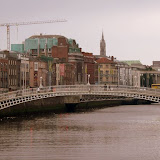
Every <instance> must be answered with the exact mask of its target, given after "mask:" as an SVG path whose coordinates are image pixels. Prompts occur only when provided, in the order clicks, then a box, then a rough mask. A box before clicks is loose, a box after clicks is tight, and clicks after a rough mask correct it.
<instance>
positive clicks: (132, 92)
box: [0, 85, 160, 110]
mask: <svg viewBox="0 0 160 160" xmlns="http://www.w3.org/2000/svg"><path fill="white" fill-rule="evenodd" d="M72 95H76V96H77V95H79V96H80V102H88V101H97V100H106V99H111V98H112V97H113V96H114V97H119V98H123V97H128V98H134V99H143V100H147V101H151V102H157V103H159V102H160V90H156V89H151V88H137V87H131V86H107V85H106V86H104V85H66V86H63V85H59V86H50V87H44V88H41V89H37V88H34V89H26V90H17V91H13V92H8V93H3V94H0V110H2V109H5V108H8V107H12V106H14V105H18V104H21V103H27V102H30V101H35V100H39V99H44V98H50V97H57V96H72Z"/></svg>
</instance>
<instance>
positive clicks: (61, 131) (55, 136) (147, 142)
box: [0, 105, 160, 160]
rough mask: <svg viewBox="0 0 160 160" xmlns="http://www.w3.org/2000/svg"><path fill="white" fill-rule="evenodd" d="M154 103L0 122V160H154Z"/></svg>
mask: <svg viewBox="0 0 160 160" xmlns="http://www.w3.org/2000/svg"><path fill="white" fill-rule="evenodd" d="M159 131H160V106H159V105H142V106H119V107H112V108H105V109H100V110H95V111H92V112H85V113H70V114H69V113H63V114H50V115H45V116H38V117H30V118H24V119H13V120H10V121H5V122H1V123H0V144H1V145H0V155H1V159H12V160H21V159H23V160H34V159H35V160H37V159H38V160H39V159H47V160H48V159H49V160H51V159H66V160H72V159H73V160H75V159H83V160H85V159H87V160H88V159H101V160H103V159H105V160H106V159H112V160H121V159H122V160H125V159H126V160H130V159H134V160H143V159H145V160H150V159H159V157H160V153H159V149H160V143H159V142H160V134H159V133H160V132H159Z"/></svg>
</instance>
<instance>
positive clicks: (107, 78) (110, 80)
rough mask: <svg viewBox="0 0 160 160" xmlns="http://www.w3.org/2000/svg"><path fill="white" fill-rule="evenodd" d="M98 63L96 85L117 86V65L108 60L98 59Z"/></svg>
mask: <svg viewBox="0 0 160 160" xmlns="http://www.w3.org/2000/svg"><path fill="white" fill-rule="evenodd" d="M96 62H97V63H98V83H99V84H109V85H118V69H117V63H116V62H114V61H113V57H112V60H109V59H108V58H105V57H103V58H99V59H98V60H96Z"/></svg>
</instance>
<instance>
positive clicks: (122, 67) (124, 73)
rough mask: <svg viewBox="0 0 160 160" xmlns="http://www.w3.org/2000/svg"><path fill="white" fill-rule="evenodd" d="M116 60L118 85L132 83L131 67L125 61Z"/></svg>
mask: <svg viewBox="0 0 160 160" xmlns="http://www.w3.org/2000/svg"><path fill="white" fill-rule="evenodd" d="M116 62H117V68H118V85H127V86H130V85H132V75H131V67H130V66H129V65H128V64H127V63H125V62H121V61H116Z"/></svg>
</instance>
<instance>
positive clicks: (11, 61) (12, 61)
mask: <svg viewBox="0 0 160 160" xmlns="http://www.w3.org/2000/svg"><path fill="white" fill-rule="evenodd" d="M8 63H9V65H16V61H14V60H9V61H8Z"/></svg>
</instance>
